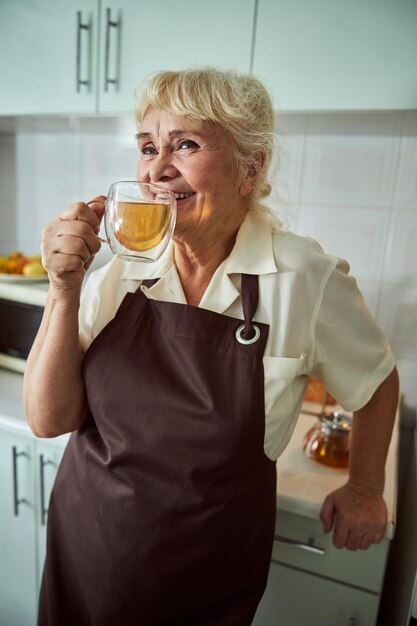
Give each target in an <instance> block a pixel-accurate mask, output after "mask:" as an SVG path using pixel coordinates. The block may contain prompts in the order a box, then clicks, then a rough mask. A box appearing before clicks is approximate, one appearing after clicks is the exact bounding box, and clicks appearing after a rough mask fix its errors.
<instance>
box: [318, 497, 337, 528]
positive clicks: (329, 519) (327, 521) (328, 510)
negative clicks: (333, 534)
mask: <svg viewBox="0 0 417 626" xmlns="http://www.w3.org/2000/svg"><path fill="white" fill-rule="evenodd" d="M334 514H335V506H334V502H333V497H332V494H329V495H328V496H327V497H326V499H325V501H324V502H323V506H322V507H321V511H320V520H321V523H322V525H323V532H325V533H329V532H330V531H331V529H332V527H333V518H334Z"/></svg>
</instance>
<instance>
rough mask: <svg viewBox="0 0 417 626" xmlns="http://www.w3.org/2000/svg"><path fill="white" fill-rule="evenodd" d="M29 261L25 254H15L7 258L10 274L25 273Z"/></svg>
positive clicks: (7, 267)
mask: <svg viewBox="0 0 417 626" xmlns="http://www.w3.org/2000/svg"><path fill="white" fill-rule="evenodd" d="M28 262H29V259H27V258H26V257H25V256H18V257H16V256H14V257H12V258H10V256H9V258H8V259H7V263H6V270H7V273H8V274H23V268H24V266H25V265H26V263H28Z"/></svg>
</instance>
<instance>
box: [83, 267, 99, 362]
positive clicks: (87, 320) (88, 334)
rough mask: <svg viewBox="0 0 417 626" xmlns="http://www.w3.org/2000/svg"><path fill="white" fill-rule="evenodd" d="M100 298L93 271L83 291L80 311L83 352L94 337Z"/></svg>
mask: <svg viewBox="0 0 417 626" xmlns="http://www.w3.org/2000/svg"><path fill="white" fill-rule="evenodd" d="M98 300H99V298H98V292H97V288H96V276H95V274H94V273H92V274H90V276H89V277H88V279H87V281H86V283H85V285H84V287H83V290H82V292H81V300H80V309H79V313H78V325H79V337H80V345H81V349H82V351H83V352H86V350H87V348H88V346H89V345H90V343H91V342H92V341H93V339H94V335H95V332H94V324H95V321H96V318H97V310H98V306H99V301H98Z"/></svg>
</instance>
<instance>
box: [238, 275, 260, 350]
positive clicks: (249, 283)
mask: <svg viewBox="0 0 417 626" xmlns="http://www.w3.org/2000/svg"><path fill="white" fill-rule="evenodd" d="M241 292H242V293H241V297H242V308H243V317H244V320H245V328H244V330H243V331H242V337H243V338H244V339H250V338H251V337H252V336H253V335H254V327H253V324H252V318H253V316H254V315H255V313H256V309H257V308H258V295H259V286H258V276H256V275H255V274H242V282H241Z"/></svg>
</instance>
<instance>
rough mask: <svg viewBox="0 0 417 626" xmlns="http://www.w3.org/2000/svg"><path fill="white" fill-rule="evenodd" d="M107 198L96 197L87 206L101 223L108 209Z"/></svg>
mask: <svg viewBox="0 0 417 626" xmlns="http://www.w3.org/2000/svg"><path fill="white" fill-rule="evenodd" d="M106 200H107V197H106V196H95V197H94V198H93V199H92V200H90V201H89V202H87V206H89V207H90V209H91V210H92V211H94V213H95V214H96V215H97V217H98V219H99V222H101V220H102V219H103V215H104V210H105V208H106V204H105V203H106Z"/></svg>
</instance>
